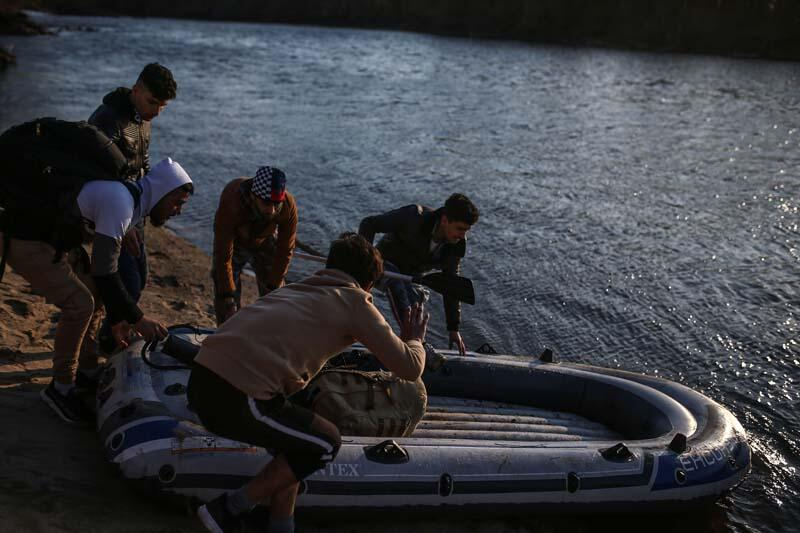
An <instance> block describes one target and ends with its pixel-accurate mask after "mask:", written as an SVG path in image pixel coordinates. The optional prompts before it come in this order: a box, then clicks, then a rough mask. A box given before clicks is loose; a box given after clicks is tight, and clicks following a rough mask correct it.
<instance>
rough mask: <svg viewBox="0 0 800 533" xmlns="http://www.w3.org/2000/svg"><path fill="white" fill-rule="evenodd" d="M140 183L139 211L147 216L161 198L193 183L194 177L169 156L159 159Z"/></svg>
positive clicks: (143, 215)
mask: <svg viewBox="0 0 800 533" xmlns="http://www.w3.org/2000/svg"><path fill="white" fill-rule="evenodd" d="M138 183H139V186H140V187H141V188H142V197H141V200H140V202H139V212H140V213H141V215H142V217H146V216H147V215H148V214H150V211H152V209H153V208H154V207H155V206H156V204H157V203H158V202H159V200H161V199H162V198H163V197H165V196H166V195H168V194H169V193H171V192H172V191H174V190H175V189H177V188H178V187H180V186H182V185H186V184H187V183H192V178H190V177H189V174H187V173H186V171H185V170H183V167H182V166H180V165H179V164H178V163H176V162H175V161H173V160H172V159H170V158H169V157H168V158H166V159H162V160H161V161H159V162H158V164H157V165H156V166H154V167H153V168H151V169H150V172H149V173H148V174H147V175H145V176H144V177H143V178H142V179H140V180H139V182H138Z"/></svg>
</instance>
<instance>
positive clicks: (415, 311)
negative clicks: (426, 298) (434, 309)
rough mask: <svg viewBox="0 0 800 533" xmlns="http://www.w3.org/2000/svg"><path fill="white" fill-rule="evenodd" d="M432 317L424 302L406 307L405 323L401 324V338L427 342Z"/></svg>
mask: <svg viewBox="0 0 800 533" xmlns="http://www.w3.org/2000/svg"><path fill="white" fill-rule="evenodd" d="M430 317H431V315H430V314H429V313H426V312H425V305H424V304H414V305H412V306H411V307H409V308H408V309H406V311H405V313H404V314H403V323H402V324H400V338H401V339H403V340H404V341H412V340H418V341H419V342H425V334H426V333H427V331H428V319H429V318H430Z"/></svg>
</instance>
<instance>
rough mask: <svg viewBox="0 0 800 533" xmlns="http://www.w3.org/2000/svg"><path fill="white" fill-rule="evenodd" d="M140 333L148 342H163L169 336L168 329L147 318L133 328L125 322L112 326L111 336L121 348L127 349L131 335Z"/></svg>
mask: <svg viewBox="0 0 800 533" xmlns="http://www.w3.org/2000/svg"><path fill="white" fill-rule="evenodd" d="M134 331H135V332H136V333H138V334H139V335H141V336H142V337H144V339H145V340H146V341H148V342H150V341H154V340H161V339H163V338H164V337H166V336H167V328H165V327H164V326H163V324H161V322H158V321H156V320H151V319H149V318H147V317H146V316H143V317H142V318H141V319H139V322H137V323H136V324H134V325H133V326H131V325H130V324H128V323H127V322H125V321H124V320H123V321H122V322H118V323H117V324H115V325H113V326H111V335H112V336H113V337H114V340H115V341H116V342H117V345H118V346H120V347H121V348H127V347H128V345H129V344H130V340H131V334H132V333H133V332H134Z"/></svg>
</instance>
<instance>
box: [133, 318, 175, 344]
mask: <svg viewBox="0 0 800 533" xmlns="http://www.w3.org/2000/svg"><path fill="white" fill-rule="evenodd" d="M133 329H135V330H136V333H138V334H139V335H141V336H142V337H144V339H145V340H146V341H148V342H151V341H156V340H161V339H163V338H164V337H166V336H167V328H165V327H164V326H163V325H162V324H161V322H158V321H157V320H152V319H149V318H147V317H146V316H143V317H142V318H140V319H139V322H137V323H136V324H134V325H133Z"/></svg>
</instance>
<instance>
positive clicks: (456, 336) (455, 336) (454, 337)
mask: <svg viewBox="0 0 800 533" xmlns="http://www.w3.org/2000/svg"><path fill="white" fill-rule="evenodd" d="M453 344H455V345H456V347H457V348H458V353H459V355H465V354H466V352H467V347H466V346H464V339H462V338H461V333H459V332H457V331H451V332H450V346H449V347H450V349H452V348H453Z"/></svg>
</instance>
